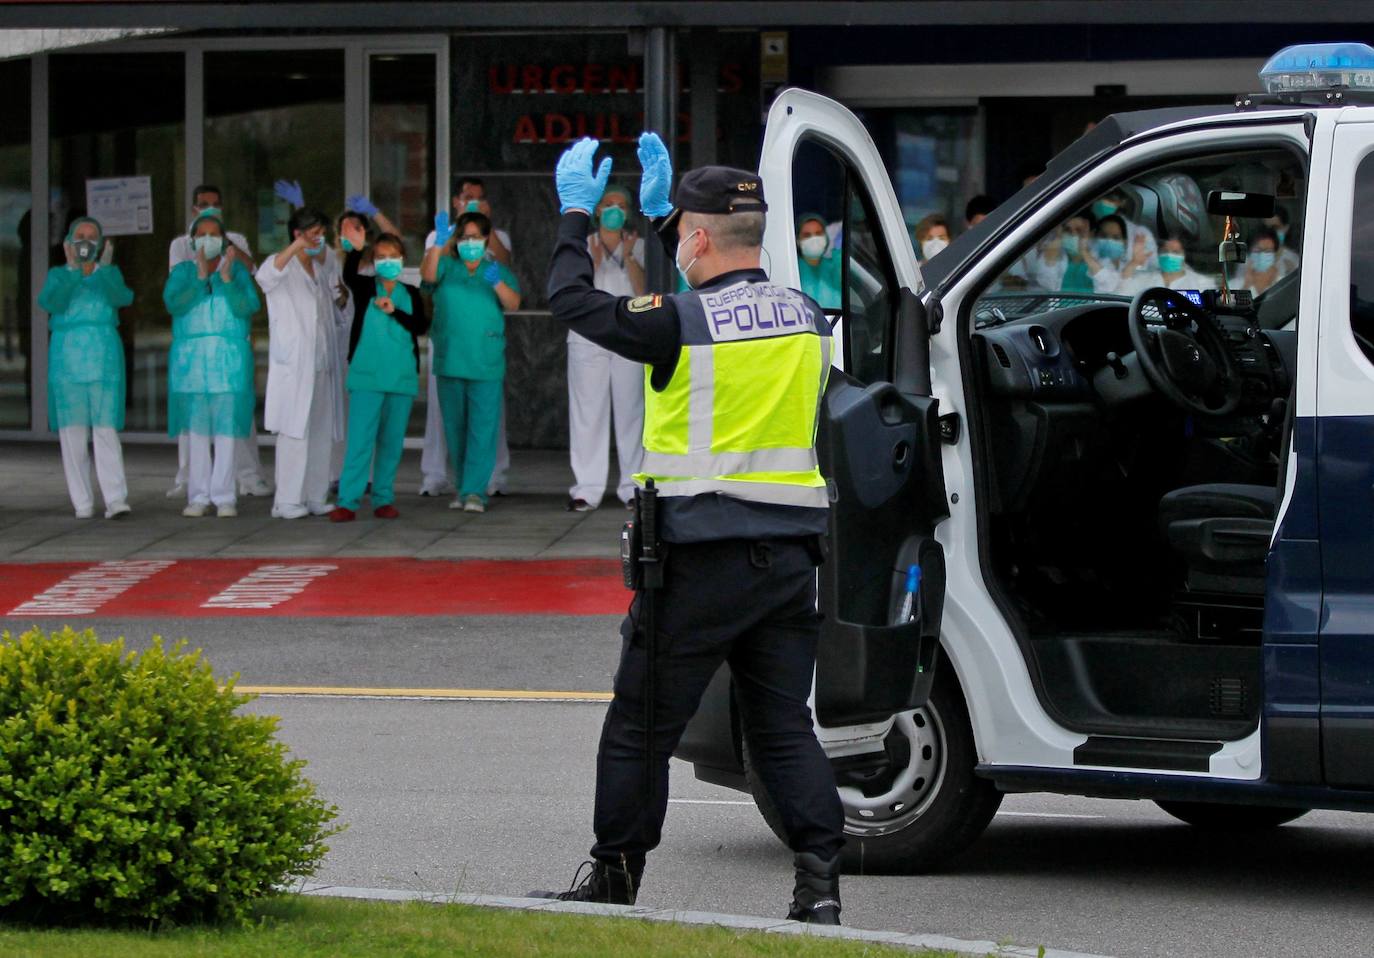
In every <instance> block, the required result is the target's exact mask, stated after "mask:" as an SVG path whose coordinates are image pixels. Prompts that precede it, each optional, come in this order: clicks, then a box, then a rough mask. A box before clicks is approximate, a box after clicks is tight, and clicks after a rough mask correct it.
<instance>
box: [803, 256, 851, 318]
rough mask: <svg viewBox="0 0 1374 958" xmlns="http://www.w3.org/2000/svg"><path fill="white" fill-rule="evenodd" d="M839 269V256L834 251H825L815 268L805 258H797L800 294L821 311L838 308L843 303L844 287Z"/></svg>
mask: <svg viewBox="0 0 1374 958" xmlns="http://www.w3.org/2000/svg"><path fill="white" fill-rule="evenodd" d="M840 269H841V267H840V255H839V253H837V252H835V251H834V250H829V251H827V252H826V254H825V255H824V256H822V257H821V258H820V260H819V261H817V263H816V265H815V266H812V265H811V264H810V263H808V262H807V261H806V259H805V258H803V257H801V256H798V257H797V270H798V272H800V273H801V288H802V292H803V293H805V294H806V295H807V296H810V297H811V298H812V299H814V300H815V301H816V302H817V303H818V304H819V305H820V307H821V309H839V308H840V305H841V303H842V301H843V300H842V293H841V289H842V288H843V286H844V278H843V276H842V275H841V272H840Z"/></svg>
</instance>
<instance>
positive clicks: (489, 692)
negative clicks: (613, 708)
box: [234, 685, 611, 702]
mask: <svg viewBox="0 0 1374 958" xmlns="http://www.w3.org/2000/svg"><path fill="white" fill-rule="evenodd" d="M234 691H236V692H243V693H245V694H249V695H335V696H348V697H353V698H376V699H467V700H473V701H494V702H609V701H610V700H611V693H610V692H561V691H544V690H531V689H404V688H402V689H398V688H370V687H364V686H331V685H236V686H234Z"/></svg>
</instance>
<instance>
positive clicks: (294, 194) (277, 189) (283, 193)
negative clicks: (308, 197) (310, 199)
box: [272, 180, 305, 209]
mask: <svg viewBox="0 0 1374 958" xmlns="http://www.w3.org/2000/svg"><path fill="white" fill-rule="evenodd" d="M272 191H273V192H274V193H276V194H277V196H278V197H280V198H281V199H283V200H286V202H288V203H290V204H291V206H292V207H293V208H295V209H300V208H301V207H302V206H304V205H305V193H304V192H302V191H301V184H300V180H277V182H275V183H273V184H272Z"/></svg>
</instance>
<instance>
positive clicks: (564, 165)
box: [553, 136, 611, 213]
mask: <svg viewBox="0 0 1374 958" xmlns="http://www.w3.org/2000/svg"><path fill="white" fill-rule="evenodd" d="M600 145H601V144H600V143H598V142H597V141H596V140H593V139H592V138H591V137H589V136H584V137H583V138H582V139H580V140H578V141H577V142H576V143H574V144H573V145H572V146H570V147H568V148H567V149H566V150H564V151H563V155H562V156H560V157H559V158H558V168H557V169H556V170H555V171H554V175H553V179H554V183H555V184H556V185H557V186H558V202H559V203H560V204H562V205H561V206H559V208H558V212H560V213H566V212H568V210H586V211H587V212H588V213H590V212H592V210H594V209H596V204H597V203H600V202H601V194H602V193H605V192H606V183H607V181H608V180H610V178H611V158H610V157H609V156H608V157H606V158H605V159H604V160H602V161H601V165H600V166H599V167H597V170H596V172H595V173H593V172H592V160H594V159H595V158H596V151H597V148H598V147H599V146H600Z"/></svg>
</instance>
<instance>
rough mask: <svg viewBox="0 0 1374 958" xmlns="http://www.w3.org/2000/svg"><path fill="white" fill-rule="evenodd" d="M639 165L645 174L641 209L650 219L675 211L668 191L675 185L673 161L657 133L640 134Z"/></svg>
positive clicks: (641, 189)
mask: <svg viewBox="0 0 1374 958" xmlns="http://www.w3.org/2000/svg"><path fill="white" fill-rule="evenodd" d="M639 167H640V169H642V170H643V171H644V176H643V177H642V178H641V179H640V181H639V209H640V211H641V212H642V213H643V214H644V215H645V216H647V217H649V218H650V219H658V218H659V217H660V216H667V215H668V214H669V213H671V212H672V211H673V204H672V203H671V202H669V200H668V191H669V190H670V189H671V187H672V185H673V161H672V160H670V159H669V158H668V148H667V147H666V146H664V145H663V140H662V139H660V138H659V135H658V134H657V133H641V134H640V136H639Z"/></svg>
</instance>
